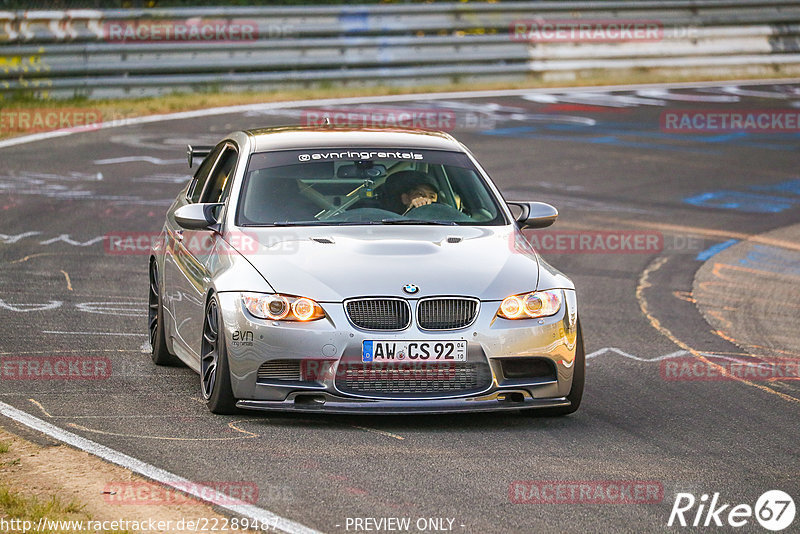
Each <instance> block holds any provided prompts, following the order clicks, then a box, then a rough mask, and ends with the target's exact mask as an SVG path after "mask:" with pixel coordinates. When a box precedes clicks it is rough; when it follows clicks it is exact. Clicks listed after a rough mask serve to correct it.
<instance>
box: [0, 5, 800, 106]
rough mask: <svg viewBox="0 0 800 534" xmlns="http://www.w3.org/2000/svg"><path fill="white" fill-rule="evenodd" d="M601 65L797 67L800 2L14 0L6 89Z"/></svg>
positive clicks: (512, 72)
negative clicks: (630, 29)
mask: <svg viewBox="0 0 800 534" xmlns="http://www.w3.org/2000/svg"><path fill="white" fill-rule="evenodd" d="M637 21H638V22H639V23H641V24H649V25H651V26H653V27H654V28H656V30H657V31H656V33H654V34H652V35H648V38H645V39H637V38H635V37H634V38H630V36H627V37H626V36H624V35H623V36H621V37H619V38H616V39H609V38H605V37H606V36H605V35H602V36H601V37H603V38H600V39H597V38H594V39H592V38H585V36H583V37H582V36H581V35H578V34H576V35H570V34H569V33H567V34H565V35H561V36H559V35H555V34H553V35H548V36H547V38H541V37H542V36H541V35H540V34H538V33H535V32H530V34H527V33H525V34H519V33H515V29H516V30H519V28H552V27H554V26H557V25H559V24H560V25H561V26H564V25H569V24H575V25H580V24H584V25H586V24H588V25H589V26H590V27H594V28H595V29H596V28H597V27H600V28H601V29H602V28H603V27H606V30H607V29H608V28H607V27H608V26H609V25H611V26H613V25H614V24H616V23H623V22H633V23H637ZM547 24H550V26H547ZM215 28H216V32H215ZM201 30H208V31H207V32H206V33H204V34H201V33H200V32H201ZM192 32H196V33H195V35H194V37H192V35H191V34H192ZM586 35H588V34H586ZM608 35H611V33H609V34H608ZM598 69H603V70H612V71H613V70H619V71H622V70H653V69H655V70H665V71H680V72H683V71H686V70H706V71H723V72H731V73H735V72H740V71H743V70H744V71H746V72H749V73H753V74H756V73H773V72H786V73H787V74H796V73H797V72H800V2H798V1H789V0H771V1H769V0H738V1H731V0H664V1H650V0H647V1H641V0H628V1H595V2H580V1H579V2H558V3H556V2H500V3H485V4H484V3H468V4H464V3H437V4H403V5H356V6H309V7H225V8H175V9H126V10H122V9H112V10H86V9H81V10H66V11H13V12H12V11H6V12H3V11H0V94H2V95H3V96H4V97H6V98H8V97H13V96H14V95H15V94H26V95H33V96H40V97H59V96H76V95H77V96H89V97H109V96H126V95H130V96H140V95H146V94H157V93H164V92H172V91H176V90H181V91H187V90H188V91H191V90H198V89H199V90H207V89H208V88H228V87H234V86H236V87H248V88H254V87H255V88H273V87H280V86H291V85H295V86H296V85H313V84H320V83H335V82H340V83H358V84H372V85H381V84H415V83H416V84H418V83H434V82H448V81H450V82H452V81H461V82H464V83H469V82H470V81H473V80H478V79H487V78H490V77H491V78H493V79H494V78H524V77H526V76H531V75H533V76H540V77H542V78H552V79H558V78H567V77H577V76H583V75H587V74H591V73H592V72H593V71H596V70H598Z"/></svg>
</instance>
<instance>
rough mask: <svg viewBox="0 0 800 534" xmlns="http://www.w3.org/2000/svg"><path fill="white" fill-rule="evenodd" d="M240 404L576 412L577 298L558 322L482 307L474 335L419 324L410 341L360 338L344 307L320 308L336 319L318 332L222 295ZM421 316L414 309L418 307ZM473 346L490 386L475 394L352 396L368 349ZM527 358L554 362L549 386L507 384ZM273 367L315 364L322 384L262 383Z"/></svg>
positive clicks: (542, 381)
mask: <svg viewBox="0 0 800 534" xmlns="http://www.w3.org/2000/svg"><path fill="white" fill-rule="evenodd" d="M218 300H219V304H220V308H221V310H222V318H223V322H224V331H225V336H226V344H227V349H228V361H229V365H230V370H231V383H232V388H233V394H234V397H235V398H237V399H239V401H238V403H237V405H238V406H239V407H240V408H247V409H254V410H281V411H297V412H330V413H376V412H377V413H387V414H391V413H398V414H399V413H444V412H478V411H502V410H520V409H528V408H551V407H559V406H567V405H569V401H568V400H567V399H566V396H567V394H568V393H569V391H570V388H571V386H572V374H573V368H574V360H575V348H576V344H575V341H576V335H577V309H576V302H575V296H574V291H572V290H565V299H564V303H565V304H564V305H563V306H562V308H561V310H560V311H559V313H557V314H556V315H554V316H552V317H545V318H542V319H527V320H522V321H509V320H505V319H501V318H497V317H496V315H495V314H496V311H497V308H498V306H499V302H494V301H490V302H482V303H481V306H480V310H479V313H478V317H477V319H476V320H475V322H474V323H473V324H472V325H470V326H469V327H467V328H463V329H459V330H450V331H444V332H431V331H425V330H421V329H419V328H418V327H417V326H416V325H415V322H414V321H412V325H411V326H410V327H409V328H407V329H406V330H404V331H401V332H375V331H367V330H362V329H359V328H357V327H355V326H353V325H352V324H351V323H350V321H349V320H348V319H347V316H346V314H345V311H344V306H343V305H342V304H341V303H321V306H322V307H323V308H324V309H325V312H326V314H327V317H326V318H325V319H321V320H318V321H313V322H309V323H293V322H277V321H268V320H262V319H257V318H254V317H253V316H251V315H250V314H249V313H248V312H247V311H246V310H245V308H244V306H243V305H242V302H241V297H240V293H238V292H231V293H227V292H226V293H220V294H218ZM412 308H413V306H412ZM375 339H381V340H397V341H401V340H405V341H409V340H431V341H444V340H447V341H461V340H463V341H466V342H467V347H468V348H467V361H468V362H469V363H472V364H477V365H483V364H485V366H486V369H488V376H487V377H486V380H485V382H482V384H481V387H480V388H478V389H472V390H470V391H468V392H458V391H456V392H440V393H426V394H424V395H418V396H415V395H414V394H409V393H406V394H398V395H394V394H391V393H380V392H353V391H349V390H347V391H343V388H342V387H340V386H341V385H342V382H341V381H340V380H337V378H336V377H337V375H338V373H339V371H340V370H341V369H344V368H346V366H347V365H348V364H354V363H360V362H361V351H362V342H363V341H366V340H375ZM519 358H536V359H541V360H546V361H547V362H548V364H549V365H550V366H551V368H552V370H553V372H552V373H550V374H549V375H548V376H537V377H528V378H525V377H523V378H519V377H507V376H506V375H505V372H504V369H506V367H504V364H503V362H504V361H508V360H512V359H519ZM272 360H281V361H297V360H299V361H301V362H308V361H312V360H313V361H314V362H315V366H316V368H317V369H321V370H322V372H321V373H319V374H318V375H317V376H316V377H315V379H314V380H275V379H265V378H264V377H263V376H262V377H261V378H259V376H258V375H259V373H258V371H259V367H261V365H262V364H265V362H270V361H272Z"/></svg>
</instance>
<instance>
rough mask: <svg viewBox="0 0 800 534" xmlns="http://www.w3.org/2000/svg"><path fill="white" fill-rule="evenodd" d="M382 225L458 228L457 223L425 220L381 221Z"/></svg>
mask: <svg viewBox="0 0 800 534" xmlns="http://www.w3.org/2000/svg"><path fill="white" fill-rule="evenodd" d="M381 224H437V225H440V226H456V223H455V221H428V220H425V219H381Z"/></svg>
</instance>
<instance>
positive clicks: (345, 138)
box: [245, 126, 464, 152]
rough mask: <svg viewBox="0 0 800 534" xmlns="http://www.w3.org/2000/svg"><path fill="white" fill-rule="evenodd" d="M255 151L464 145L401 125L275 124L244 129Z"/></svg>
mask: <svg viewBox="0 0 800 534" xmlns="http://www.w3.org/2000/svg"><path fill="white" fill-rule="evenodd" d="M245 133H246V134H248V135H249V136H250V137H251V138H252V139H253V141H254V147H255V152H264V151H268V150H292V149H304V148H362V147H363V148H395V149H396V148H416V149H420V150H425V149H427V150H451V151H458V152H463V151H464V148H463V146H462V145H461V143H459V142H458V141H456V140H455V139H454V138H453V137H452V136H450V135H449V134H446V133H444V132H439V131H429V130H416V129H402V128H340V127H323V126H278V127H273V128H258V129H253V130H246V131H245Z"/></svg>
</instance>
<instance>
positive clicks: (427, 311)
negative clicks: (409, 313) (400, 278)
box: [417, 297, 478, 330]
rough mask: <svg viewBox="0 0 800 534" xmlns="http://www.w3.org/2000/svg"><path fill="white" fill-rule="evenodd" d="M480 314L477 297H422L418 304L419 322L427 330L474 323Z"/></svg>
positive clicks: (450, 328)
mask: <svg viewBox="0 0 800 534" xmlns="http://www.w3.org/2000/svg"><path fill="white" fill-rule="evenodd" d="M477 314H478V301H477V300H476V299H469V298H461V297H453V298H442V297H438V298H431V299H422V300H420V301H419V305H418V306H417V322H418V323H419V327H420V328H423V329H425V330H453V329H456V328H464V327H467V326H469V325H471V324H472V322H473V321H474V320H475V317H476V316H477Z"/></svg>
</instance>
